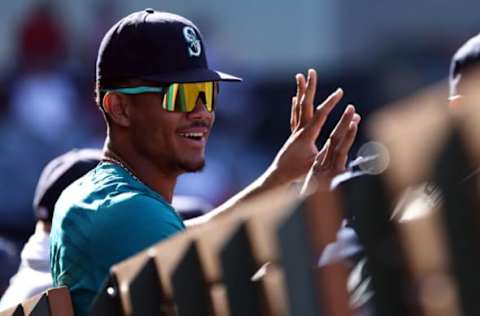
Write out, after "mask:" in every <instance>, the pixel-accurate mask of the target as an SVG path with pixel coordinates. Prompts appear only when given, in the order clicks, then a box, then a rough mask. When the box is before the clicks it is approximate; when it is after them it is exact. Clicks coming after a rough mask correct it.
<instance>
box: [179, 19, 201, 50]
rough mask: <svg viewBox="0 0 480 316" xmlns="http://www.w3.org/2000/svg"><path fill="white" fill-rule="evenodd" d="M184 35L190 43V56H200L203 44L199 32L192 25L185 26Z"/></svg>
mask: <svg viewBox="0 0 480 316" xmlns="http://www.w3.org/2000/svg"><path fill="white" fill-rule="evenodd" d="M183 36H184V37H185V40H186V41H187V44H188V53H189V54H190V56H195V57H198V56H200V54H201V53H202V45H201V44H200V39H199V38H198V36H197V33H196V32H195V30H194V29H193V27H191V26H185V27H184V28H183Z"/></svg>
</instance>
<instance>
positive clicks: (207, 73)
mask: <svg viewBox="0 0 480 316" xmlns="http://www.w3.org/2000/svg"><path fill="white" fill-rule="evenodd" d="M141 79H144V80H151V81H155V82H159V83H171V82H178V83H187V82H202V81H242V78H239V77H235V76H233V75H229V74H227V73H224V72H220V71H216V70H211V69H206V68H201V69H189V70H186V71H178V72H174V73H166V74H158V75H150V76H142V77H141Z"/></svg>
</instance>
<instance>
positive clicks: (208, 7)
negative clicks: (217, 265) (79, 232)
mask: <svg viewBox="0 0 480 316" xmlns="http://www.w3.org/2000/svg"><path fill="white" fill-rule="evenodd" d="M0 6H1V10H0V38H1V40H0V201H1V203H0V238H1V237H2V236H3V237H4V238H6V239H8V240H10V241H13V243H14V244H16V245H18V246H19V245H21V244H22V243H23V242H24V241H25V240H26V238H27V237H28V236H29V235H30V234H31V232H32V231H33V224H34V218H33V212H32V206H31V204H32V197H33V193H34V189H35V184H36V181H37V179H38V176H39V174H40V171H41V169H42V167H43V166H44V165H45V164H46V163H47V162H48V161H49V160H51V159H52V158H54V157H55V156H57V155H59V154H61V153H63V152H65V151H67V150H69V149H71V148H73V147H85V146H93V147H101V146H102V145H103V139H104V134H105V127H104V123H103V120H102V118H101V115H100V113H99V112H98V110H97V108H96V106H95V104H94V100H93V87H94V71H95V58H96V50H97V47H98V44H99V42H100V39H101V38H102V36H103V34H104V32H105V31H106V30H107V29H108V27H110V26H111V25H112V24H113V23H114V22H115V21H116V20H118V19H120V18H121V17H123V16H124V15H126V14H128V13H130V12H132V11H136V10H141V9H144V8H146V7H152V8H155V9H158V10H165V11H171V12H175V13H178V14H181V15H184V16H186V17H188V18H190V19H191V20H193V21H194V23H196V24H197V25H198V26H199V28H200V30H201V31H202V32H203V36H204V39H205V42H206V48H207V54H208V56H209V60H210V64H211V65H212V66H213V67H214V68H218V69H221V70H223V71H226V72H230V73H233V74H236V75H239V76H241V77H243V78H244V82H243V83H241V84H223V85H222V87H221V96H220V101H219V102H220V103H219V106H218V108H217V121H216V126H215V128H214V131H213V134H212V136H211V138H210V142H209V146H208V153H207V167H206V169H205V170H204V172H202V173H199V174H191V175H186V176H184V177H182V178H181V179H180V181H179V184H178V190H177V193H181V194H189V195H196V196H200V197H203V198H205V199H206V200H208V201H209V202H210V203H212V204H213V205H217V204H219V203H221V202H222V201H224V200H225V199H226V198H227V197H229V196H230V195H232V194H233V193H235V192H237V191H238V190H239V189H241V188H242V187H243V186H245V185H246V184H248V183H249V182H250V181H252V180H253V179H254V178H256V177H257V176H258V175H259V174H260V173H261V172H262V171H263V170H264V169H265V168H266V166H268V164H269V163H270V161H271V160H272V159H273V157H274V154H275V153H276V151H277V150H278V149H279V148H280V146H281V145H282V144H283V142H284V141H285V139H286V138H287V137H288V135H289V116H290V100H291V97H292V96H293V94H294V92H295V91H294V90H295V81H294V75H295V74H296V73H297V72H300V71H302V72H306V70H307V69H308V68H309V67H314V68H316V69H317V71H318V73H319V87H318V94H317V101H318V102H320V101H321V100H322V99H323V98H325V97H326V96H327V95H328V94H329V93H330V92H331V91H333V90H334V89H335V88H337V87H338V86H341V87H342V88H344V90H345V92H346V96H345V99H344V101H343V102H342V108H343V107H344V106H345V105H346V104H347V103H353V104H355V105H356V106H357V109H358V111H359V112H360V113H361V114H362V115H363V118H364V121H363V126H365V122H368V117H369V114H370V113H372V112H373V111H375V110H376V109H378V108H379V107H380V106H382V105H383V104H386V103H388V102H390V101H392V100H395V99H397V98H401V97H404V96H407V95H409V94H412V93H414V92H415V91H416V90H418V89H421V88H422V87H425V86H427V85H429V84H431V83H433V82H436V81H439V80H442V79H445V78H446V76H447V72H448V67H449V60H450V57H451V55H452V54H453V53H454V51H455V50H456V48H457V47H459V45H460V44H462V43H463V42H464V41H465V40H466V39H467V38H469V37H471V36H472V35H474V34H476V33H478V32H479V31H480V21H479V19H478V12H479V8H480V3H479V2H478V0H466V1H460V2H459V1H449V0H424V1H421V2H418V1H411V0H407V1H397V2H389V1H379V0H370V1H367V2H365V1H353V0H350V1H349V0H322V1H318V0H297V1H278V0H264V1H254V0H243V1H220V0H216V1H214V0H202V1H186V0H185V1H180V0H164V1H149V0H136V1H131V0H118V1H114V0H107V1H101V0H82V1H76V0H56V1H54V0H51V1H40V0H37V1H33V0H32V1H27V0H16V1H3V2H2V4H1V5H0ZM166 45H168V44H166ZM341 110H342V109H337V111H336V113H334V115H333V117H332V120H336V118H338V115H339V113H340V111H341ZM332 120H330V121H332ZM327 127H328V128H327V129H326V130H325V131H324V133H325V134H327V133H328V132H329V129H330V128H331V127H332V124H331V123H329V124H328V126H327ZM360 132H361V133H360V136H359V139H358V140H357V142H356V145H355V148H354V150H353V151H352V155H355V153H356V151H357V149H358V146H359V145H360V144H361V143H362V142H364V141H365V136H364V135H363V132H364V131H363V129H360ZM322 138H324V136H322Z"/></svg>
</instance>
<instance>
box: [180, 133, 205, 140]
mask: <svg viewBox="0 0 480 316" xmlns="http://www.w3.org/2000/svg"><path fill="white" fill-rule="evenodd" d="M180 136H181V137H184V138H187V139H192V140H196V141H200V140H202V139H203V138H204V137H205V133H180Z"/></svg>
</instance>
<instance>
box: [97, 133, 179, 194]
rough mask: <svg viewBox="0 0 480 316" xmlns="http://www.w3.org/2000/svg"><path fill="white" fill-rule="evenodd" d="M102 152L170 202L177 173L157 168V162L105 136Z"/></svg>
mask: <svg viewBox="0 0 480 316" xmlns="http://www.w3.org/2000/svg"><path fill="white" fill-rule="evenodd" d="M103 154H104V156H105V158H106V159H107V160H108V159H110V160H112V161H113V162H119V163H120V164H122V165H123V167H124V168H126V169H127V171H130V172H131V173H132V174H133V175H134V176H135V177H136V178H138V180H140V182H142V183H143V184H145V185H146V186H148V187H149V188H150V189H152V190H154V191H156V192H157V193H158V194H160V195H161V196H162V197H163V198H164V199H165V200H166V201H167V202H168V203H171V202H172V197H173V191H174V189H175V185H176V183H177V177H178V174H169V173H168V172H165V171H164V170H161V168H159V166H158V163H155V161H152V160H151V159H149V158H148V157H145V156H143V155H140V154H139V153H138V152H137V151H136V150H134V149H133V148H131V147H130V146H121V145H119V144H115V143H114V142H112V140H111V139H110V138H107V140H106V142H105V146H104V149H103Z"/></svg>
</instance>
